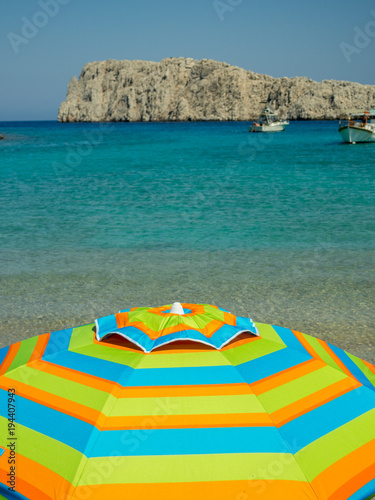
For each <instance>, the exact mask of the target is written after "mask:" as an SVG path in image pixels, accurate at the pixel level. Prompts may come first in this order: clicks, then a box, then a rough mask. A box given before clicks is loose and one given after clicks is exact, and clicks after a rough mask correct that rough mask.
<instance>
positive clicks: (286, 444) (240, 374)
mask: <svg viewBox="0 0 375 500" xmlns="http://www.w3.org/2000/svg"><path fill="white" fill-rule="evenodd" d="M219 352H220V354H221V355H222V356H223V358H224V359H225V360H226V361H228V359H227V358H226V357H225V355H224V354H223V353H222V351H221V350H220V351H219ZM230 365H231V366H232V367H233V368H234V369H235V370H236V372H237V373H238V374H239V376H240V377H241V379H242V380H243V381H244V383H245V384H246V385H247V386H248V387H249V388H250V390H251V392H252V394H253V395H254V396H255V397H256V398H257V401H258V402H259V404H260V405H261V407H262V408H263V410H264V412H265V413H266V414H267V415H268V416H269V417H270V419H271V420H272V423H273V424H274V427H275V429H276V430H277V432H278V434H279V436H280V438H281V439H282V441H283V443H284V444H285V448H286V449H287V450H288V451H289V453H290V454H291V456H292V457H293V460H294V461H295V463H296V464H297V466H298V468H299V469H300V471H301V472H302V474H303V476H304V478H305V479H306V482H307V484H308V485H309V486H310V488H311V491H312V492H313V493H314V495H315V497H316V499H317V500H319V496H318V494H317V493H316V491H315V489H314V487H313V486H312V484H311V483H310V481H309V480H308V479H307V477H306V475H305V473H304V471H303V470H302V469H301V467H300V465H299V464H298V462H297V461H296V459H295V457H294V454H293V452H292V450H291V449H290V447H289V445H288V443H287V442H286V441H285V439H284V438H283V436H282V434H281V433H280V432H279V429H278V428H277V425H276V423H275V422H274V420H273V419H272V417H271V415H270V414H269V413H268V412H267V411H266V409H265V408H264V406H263V404H262V402H261V401H260V400H259V398H258V396H257V395H256V394H255V393H254V392H253V391H252V389H251V386H250V384H249V383H248V382H246V380H245V379H244V377H243V375H242V373H241V372H240V371H239V370H238V369H237V367H236V366H235V365H233V364H232V363H230Z"/></svg>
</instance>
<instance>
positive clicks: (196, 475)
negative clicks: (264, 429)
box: [79, 453, 306, 486]
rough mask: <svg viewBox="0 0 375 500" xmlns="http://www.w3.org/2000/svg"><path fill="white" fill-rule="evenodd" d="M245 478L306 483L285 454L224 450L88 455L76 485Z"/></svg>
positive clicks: (291, 459) (289, 457) (290, 457)
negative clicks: (211, 452) (187, 452)
mask: <svg viewBox="0 0 375 500" xmlns="http://www.w3.org/2000/svg"><path fill="white" fill-rule="evenodd" d="M248 479H252V480H254V479H274V480H294V481H303V482H306V478H305V477H304V475H303V474H302V472H301V470H300V468H299V467H298V465H297V464H296V462H295V460H294V458H293V456H292V455H290V454H287V453H280V454H279V453H239V454H231V453H226V454H222V455H174V456H168V455H167V456H165V455H162V456H141V457H99V458H96V457H95V458H90V459H89V460H88V461H87V465H86V467H85V469H84V471H83V474H82V477H81V479H80V481H79V486H83V485H90V484H93V482H95V483H97V484H117V483H132V484H135V483H181V482H196V481H197V482H199V481H241V480H248Z"/></svg>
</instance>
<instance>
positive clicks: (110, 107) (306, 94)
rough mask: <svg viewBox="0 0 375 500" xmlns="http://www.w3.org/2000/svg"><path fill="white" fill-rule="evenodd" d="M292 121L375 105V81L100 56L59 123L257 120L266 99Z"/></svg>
mask: <svg viewBox="0 0 375 500" xmlns="http://www.w3.org/2000/svg"><path fill="white" fill-rule="evenodd" d="M264 101H268V103H269V104H270V105H271V106H273V107H274V108H275V109H276V110H278V112H279V115H281V116H283V117H285V118H289V119H291V120H333V119H338V118H340V117H342V116H343V115H345V114H346V113H347V110H348V109H352V108H359V109H363V108H369V107H374V106H375V85H361V84H359V83H352V82H345V81H335V80H323V81H322V82H316V81H313V80H310V79H308V78H306V77H295V78H286V77H284V78H273V77H272V76H268V75H261V74H258V73H253V72H252V71H247V70H245V69H242V68H239V67H236V66H231V65H229V64H227V63H224V62H217V61H213V60H209V59H203V60H201V61H197V60H194V59H190V58H168V59H163V60H162V61H160V62H152V61H115V60H108V61H101V62H92V63H88V64H86V65H85V66H84V68H83V70H82V72H81V75H80V77H79V79H77V78H76V77H73V78H72V79H71V80H70V82H69V85H68V93H67V97H66V100H65V101H64V102H63V103H62V104H61V106H60V109H59V113H58V120H59V121H60V122H106V121H114V122H121V121H125V122H133V121H201V120H207V121H208V120H219V121H227V120H253V119H255V118H257V117H258V115H259V111H260V108H261V106H262V102H264Z"/></svg>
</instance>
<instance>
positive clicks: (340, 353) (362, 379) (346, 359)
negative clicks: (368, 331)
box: [328, 344, 374, 390]
mask: <svg viewBox="0 0 375 500" xmlns="http://www.w3.org/2000/svg"><path fill="white" fill-rule="evenodd" d="M328 345H329V347H330V348H331V349H332V351H333V352H334V353H335V354H336V356H337V357H338V358H339V359H340V360H341V361H342V362H343V363H344V365H345V366H346V367H347V369H348V370H349V371H350V372H351V373H352V374H353V375H354V376H355V378H356V379H357V380H359V382H361V384H363V385H365V386H366V387H369V388H370V389H372V390H374V386H373V384H372V383H371V382H370V381H369V379H368V378H367V377H366V375H365V374H364V373H363V372H362V371H361V370H360V369H359V368H358V366H357V365H356V364H355V363H354V362H353V361H352V360H351V359H350V358H349V356H348V355H347V354H346V352H345V351H343V350H342V349H339V348H338V347H336V346H334V345H331V344H328Z"/></svg>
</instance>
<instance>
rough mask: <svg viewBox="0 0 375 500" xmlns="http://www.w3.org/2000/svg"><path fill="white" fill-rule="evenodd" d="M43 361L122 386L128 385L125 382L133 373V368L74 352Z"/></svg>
mask: <svg viewBox="0 0 375 500" xmlns="http://www.w3.org/2000/svg"><path fill="white" fill-rule="evenodd" d="M43 359H45V360H46V361H52V362H53V363H54V364H55V365H59V366H64V367H65V368H71V369H72V370H77V371H79V372H82V373H86V374H88V375H93V376H95V377H100V378H104V379H106V380H111V381H112V382H117V383H119V384H120V385H126V384H125V382H126V380H127V378H128V377H129V374H130V373H131V372H132V371H133V368H131V367H130V366H127V365H122V364H120V363H114V362H113V361H106V360H103V359H99V358H94V357H91V356H85V355H84V354H79V353H76V352H72V351H63V352H60V353H58V354H54V355H53V356H52V357H48V356H43Z"/></svg>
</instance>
